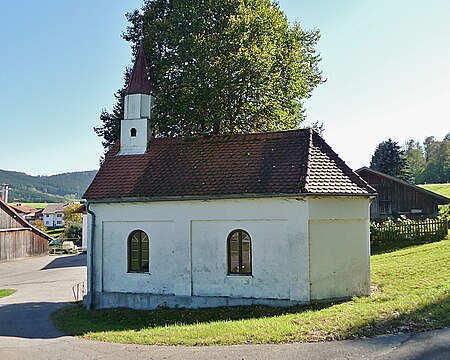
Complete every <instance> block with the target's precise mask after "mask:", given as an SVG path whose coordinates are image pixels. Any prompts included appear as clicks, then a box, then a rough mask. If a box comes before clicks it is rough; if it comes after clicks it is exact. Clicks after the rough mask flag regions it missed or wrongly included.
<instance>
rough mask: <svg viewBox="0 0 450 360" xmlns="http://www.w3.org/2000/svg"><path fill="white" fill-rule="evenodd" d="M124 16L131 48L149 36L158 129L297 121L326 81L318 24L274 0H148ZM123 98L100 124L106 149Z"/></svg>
mask: <svg viewBox="0 0 450 360" xmlns="http://www.w3.org/2000/svg"><path fill="white" fill-rule="evenodd" d="M127 18H128V20H129V21H130V23H131V25H130V26H129V27H128V28H127V30H126V32H125V33H124V34H123V37H124V39H125V40H127V41H129V42H130V43H131V45H132V48H133V51H134V53H136V50H137V45H138V43H139V40H140V39H141V38H142V40H143V43H144V47H145V51H146V56H147V63H148V65H149V71H150V76H151V79H152V83H153V85H154V87H155V89H156V94H155V95H156V102H155V108H154V114H155V116H154V118H153V119H152V122H153V125H154V126H155V127H158V128H159V132H160V135H161V136H178V135H194V134H198V133H204V134H205V133H206V134H221V133H241V132H255V131H258V132H264V131H272V130H287V129H294V128H298V127H299V125H300V123H301V121H302V120H304V118H305V112H304V107H303V103H302V100H303V99H305V98H307V97H309V96H310V95H311V92H312V90H313V89H314V88H315V87H316V86H317V85H318V84H320V83H322V82H323V79H322V73H321V71H320V70H319V68H318V64H319V61H320V57H319V55H318V54H317V53H316V49H315V47H316V44H317V41H318V40H319V37H320V33H319V31H318V30H317V29H314V30H311V31H304V30H303V29H302V28H301V27H300V24H299V23H298V22H294V23H292V24H291V25H290V24H289V21H288V19H287V17H286V15H285V14H284V13H283V12H282V11H281V9H280V8H279V6H278V4H277V3H276V2H274V1H271V0H200V1H199V0H146V1H144V4H143V6H142V9H141V10H140V11H139V10H135V11H134V12H131V13H129V14H127ZM125 80H127V79H125ZM126 82H127V81H125V86H126ZM122 97H123V89H120V90H119V91H118V92H117V93H116V99H117V101H118V102H117V103H116V107H115V109H114V111H113V114H108V113H107V112H105V111H103V112H102V115H101V116H102V122H103V127H99V128H97V129H96V132H97V134H98V135H99V136H103V137H104V138H105V141H104V142H103V145H104V146H105V147H106V148H108V147H110V144H111V141H112V140H111V139H112V137H113V136H116V137H117V135H118V132H116V129H117V123H116V121H115V120H116V119H117V118H118V116H119V115H122V116H123V113H122V114H120V113H121V112H122V111H123V104H122V102H123V101H122V100H121V99H122ZM112 129H114V130H112Z"/></svg>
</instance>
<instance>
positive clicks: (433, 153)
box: [424, 138, 450, 183]
mask: <svg viewBox="0 0 450 360" xmlns="http://www.w3.org/2000/svg"><path fill="white" fill-rule="evenodd" d="M427 153H428V161H427V165H426V169H425V176H424V180H425V182H427V183H445V182H449V181H450V140H445V138H444V140H442V141H431V142H429V145H428V151H427Z"/></svg>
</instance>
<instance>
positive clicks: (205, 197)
mask: <svg viewBox="0 0 450 360" xmlns="http://www.w3.org/2000/svg"><path fill="white" fill-rule="evenodd" d="M376 195H377V194H376V193H375V194H369V193H367V194H352V193H340V192H336V193H319V192H318V193H273V194H234V195H203V196H162V197H124V198H101V199H89V198H87V199H85V200H86V201H87V202H89V203H91V204H94V203H132V202H163V201H208V200H239V199H247V200H250V199H268V198H299V197H309V196H327V197H335V196H339V197H341V196H342V197H344V196H345V197H375V196H376Z"/></svg>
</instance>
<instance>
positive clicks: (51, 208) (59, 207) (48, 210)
mask: <svg viewBox="0 0 450 360" xmlns="http://www.w3.org/2000/svg"><path fill="white" fill-rule="evenodd" d="M65 207H66V204H48V205H47V206H46V207H45V209H44V211H43V212H42V213H43V214H55V213H57V212H63V211H64V208H65Z"/></svg>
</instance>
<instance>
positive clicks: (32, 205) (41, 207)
mask: <svg viewBox="0 0 450 360" xmlns="http://www.w3.org/2000/svg"><path fill="white" fill-rule="evenodd" d="M12 204H13V205H15V204H21V205H24V206H31V207H32V208H35V209H45V207H46V206H47V205H48V204H47V203H24V202H13V203H12Z"/></svg>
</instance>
